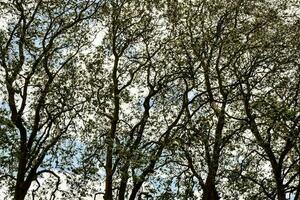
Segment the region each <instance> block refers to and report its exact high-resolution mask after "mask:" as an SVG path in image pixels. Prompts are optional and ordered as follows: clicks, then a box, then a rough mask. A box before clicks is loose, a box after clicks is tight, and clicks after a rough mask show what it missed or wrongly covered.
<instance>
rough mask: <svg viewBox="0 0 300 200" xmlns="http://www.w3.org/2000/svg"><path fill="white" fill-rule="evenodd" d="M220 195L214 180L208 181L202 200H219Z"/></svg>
mask: <svg viewBox="0 0 300 200" xmlns="http://www.w3.org/2000/svg"><path fill="white" fill-rule="evenodd" d="M219 199H220V198H219V195H218V192H217V189H216V186H215V184H214V183H213V181H212V180H210V179H208V180H207V181H206V183H205V185H204V188H203V196H202V200H219Z"/></svg>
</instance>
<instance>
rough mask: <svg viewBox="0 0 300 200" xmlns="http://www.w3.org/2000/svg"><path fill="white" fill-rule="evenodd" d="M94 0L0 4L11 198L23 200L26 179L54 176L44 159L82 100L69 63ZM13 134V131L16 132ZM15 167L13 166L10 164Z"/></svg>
mask: <svg viewBox="0 0 300 200" xmlns="http://www.w3.org/2000/svg"><path fill="white" fill-rule="evenodd" d="M100 6H101V2H98V1H81V2H78V1H68V2H60V1H26V2H25V1H10V2H6V3H1V14H3V15H7V20H9V22H7V23H8V28H7V30H2V31H1V39H0V40H1V41H0V43H1V44H0V46H1V47H0V52H1V54H0V55H1V57H0V60H1V80H3V81H1V86H2V87H5V89H6V91H1V92H3V93H2V95H1V96H3V100H1V101H2V103H4V107H5V110H7V111H8V112H9V115H10V116H9V118H7V116H6V115H4V116H3V117H4V118H5V120H7V121H9V123H10V124H11V125H13V126H14V128H13V130H12V132H10V131H7V135H13V138H10V143H9V144H7V145H8V146H7V147H8V150H7V151H9V152H8V155H9V156H11V157H13V159H11V162H9V163H8V166H9V168H11V169H10V170H9V171H8V173H9V174H6V170H5V171H2V170H1V174H2V173H4V177H9V178H10V181H13V190H14V192H13V193H14V194H13V195H14V199H15V200H19V199H24V198H25V196H26V194H27V192H28V190H29V188H30V186H31V184H32V182H33V181H38V177H39V176H41V175H42V174H43V173H50V174H53V175H54V176H56V177H57V175H55V173H54V172H53V171H51V170H50V169H51V168H50V166H53V163H50V166H47V165H46V162H45V160H48V159H46V157H49V156H55V154H54V155H53V154H52V155H49V153H50V151H51V150H52V149H53V148H54V147H55V146H56V145H57V144H58V143H59V142H60V141H62V140H64V139H66V136H67V132H68V131H70V128H71V127H73V126H74V119H75V118H76V116H77V113H78V112H79V110H81V108H82V106H81V104H82V103H83V102H84V101H85V100H84V99H82V98H81V97H80V93H78V91H77V90H76V89H77V87H79V86H80V74H79V72H78V70H77V68H76V65H75V61H76V58H77V55H78V52H80V51H81V49H82V48H83V47H85V46H86V45H87V44H88V43H89V38H88V34H89V32H90V30H89V28H90V24H91V22H92V21H91V19H92V17H93V16H94V15H95V14H96V13H97V11H98V9H99V8H100ZM1 126H2V125H1ZM16 134H17V135H16ZM1 147H2V146H1ZM12 166H16V167H12Z"/></svg>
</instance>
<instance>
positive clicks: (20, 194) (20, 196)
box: [14, 181, 31, 200]
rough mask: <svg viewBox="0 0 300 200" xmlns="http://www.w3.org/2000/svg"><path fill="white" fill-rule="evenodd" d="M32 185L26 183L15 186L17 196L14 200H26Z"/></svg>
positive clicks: (15, 195) (18, 183)
mask: <svg viewBox="0 0 300 200" xmlns="http://www.w3.org/2000/svg"><path fill="white" fill-rule="evenodd" d="M30 183H31V182H29V183H26V182H24V181H22V182H18V181H17V183H16V186H15V194H14V200H24V199H25V196H26V194H27V192H28V189H29V187H30Z"/></svg>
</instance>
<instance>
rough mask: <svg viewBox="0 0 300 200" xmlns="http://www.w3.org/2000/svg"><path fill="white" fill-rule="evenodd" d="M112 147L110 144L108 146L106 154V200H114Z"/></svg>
mask: <svg viewBox="0 0 300 200" xmlns="http://www.w3.org/2000/svg"><path fill="white" fill-rule="evenodd" d="M112 175H113V172H112V147H111V146H110V144H109V145H108V147H107V155H106V179H105V193H104V200H112V199H113V197H112Z"/></svg>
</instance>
